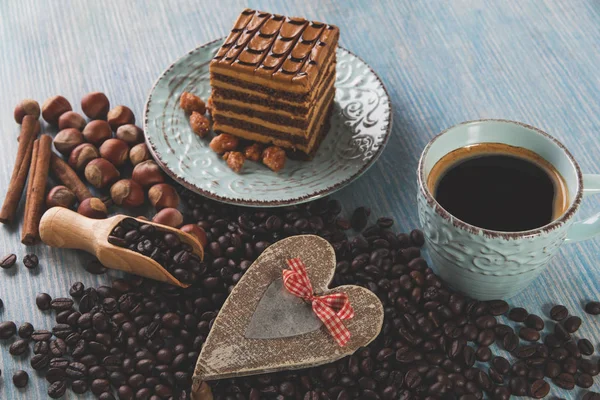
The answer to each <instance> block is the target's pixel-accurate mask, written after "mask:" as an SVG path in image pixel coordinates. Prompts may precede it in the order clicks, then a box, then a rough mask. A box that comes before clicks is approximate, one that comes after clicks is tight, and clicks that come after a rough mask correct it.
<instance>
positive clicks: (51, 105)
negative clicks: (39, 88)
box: [42, 96, 73, 125]
mask: <svg viewBox="0 0 600 400" xmlns="http://www.w3.org/2000/svg"><path fill="white" fill-rule="evenodd" d="M71 110H73V108H72V107H71V103H69V100H67V99H65V98H64V97H63V96H54V97H50V98H49V99H47V100H46V101H45V102H44V104H42V118H44V120H45V121H46V122H47V123H49V124H50V125H57V124H58V119H59V118H60V116H61V115H63V114H64V113H66V112H67V111H71Z"/></svg>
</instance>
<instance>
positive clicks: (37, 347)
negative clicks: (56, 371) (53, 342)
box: [33, 342, 50, 354]
mask: <svg viewBox="0 0 600 400" xmlns="http://www.w3.org/2000/svg"><path fill="white" fill-rule="evenodd" d="M48 353H50V345H49V343H48V342H36V343H35V344H34V345H33V354H48Z"/></svg>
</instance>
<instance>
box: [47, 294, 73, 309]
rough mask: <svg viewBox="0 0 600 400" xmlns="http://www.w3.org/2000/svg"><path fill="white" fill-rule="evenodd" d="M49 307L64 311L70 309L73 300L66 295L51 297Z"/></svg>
mask: <svg viewBox="0 0 600 400" xmlns="http://www.w3.org/2000/svg"><path fill="white" fill-rule="evenodd" d="M50 307H51V308H52V309H53V310H54V311H65V310H70V309H71V307H73V300H71V299H68V298H66V297H58V298H56V299H52V301H51V302H50Z"/></svg>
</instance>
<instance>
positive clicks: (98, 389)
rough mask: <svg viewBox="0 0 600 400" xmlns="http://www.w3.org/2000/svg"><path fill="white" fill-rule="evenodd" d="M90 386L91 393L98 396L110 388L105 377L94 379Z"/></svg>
mask: <svg viewBox="0 0 600 400" xmlns="http://www.w3.org/2000/svg"><path fill="white" fill-rule="evenodd" d="M90 388H91V390H92V393H94V394H95V395H96V396H99V395H100V394H102V393H105V392H107V391H109V390H110V382H109V381H108V380H107V379H94V380H93V381H92V384H91V385H90ZM148 397H149V396H148ZM148 397H146V398H148ZM136 398H137V397H136Z"/></svg>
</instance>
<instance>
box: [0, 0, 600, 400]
mask: <svg viewBox="0 0 600 400" xmlns="http://www.w3.org/2000/svg"><path fill="white" fill-rule="evenodd" d="M244 7H252V8H258V9H264V10H267V11H272V12H277V13H281V14H287V15H302V16H306V17H308V18H311V19H316V20H322V21H326V22H329V23H333V24H336V25H338V26H339V27H340V29H341V44H342V45H343V46H344V47H346V48H348V49H349V50H351V51H352V52H354V53H356V54H357V55H359V56H360V57H361V58H363V59H364V60H365V61H367V62H368V63H369V64H370V65H371V66H372V67H373V69H374V70H375V71H376V72H377V73H378V74H379V75H380V76H381V78H382V80H383V82H384V83H385V85H386V86H387V89H388V91H389V93H390V96H391V99H392V104H393V110H394V127H393V131H392V137H391V139H390V142H389V145H388V147H387V149H386V150H385V152H384V154H383V156H382V157H381V159H380V160H379V161H378V162H377V163H376V165H375V166H374V167H373V168H371V169H370V170H369V171H368V173H366V174H365V175H364V176H363V177H362V178H361V179H360V180H359V181H357V182H356V183H354V184H352V185H350V186H348V187H347V188H345V189H343V190H342V191H341V192H339V193H338V194H337V195H336V197H337V198H339V199H341V200H342V202H343V204H344V207H345V210H346V212H349V211H351V210H352V209H353V207H355V206H357V205H360V204H367V205H369V206H370V207H371V208H372V210H373V215H376V216H379V215H390V216H393V217H394V218H395V220H396V224H397V228H398V229H400V230H404V231H405V230H410V229H411V228H413V227H416V226H418V219H417V210H416V199H415V197H416V189H417V188H416V176H415V170H416V166H417V160H418V157H419V154H420V152H421V150H422V148H423V147H424V145H425V144H426V143H427V141H429V140H430V139H431V138H432V137H433V136H434V135H435V134H436V133H438V132H439V131H441V130H443V129H444V128H446V127H449V126H451V125H454V124H456V123H458V122H461V121H464V120H470V119H477V118H506V119H514V120H519V121H523V122H526V123H529V124H532V125H535V126H538V127H540V128H542V129H544V130H545V131H547V132H549V133H550V134H552V135H554V136H556V137H557V138H559V139H560V140H562V141H563V143H565V144H566V146H567V147H568V148H569V149H570V150H571V152H572V153H573V154H574V156H575V158H576V159H577V160H579V162H580V164H581V166H582V168H583V170H584V172H596V173H597V172H600V166H599V164H600V161H599V159H600V72H599V69H598V66H599V65H600V51H599V46H598V43H600V3H598V2H597V1H596V0H569V1H564V0H487V1H486V0H446V1H442V0H417V1H415V0H383V1H367V0H310V1H302V2H295V4H292V2H285V3H284V2H282V1H275V0H272V1H268V0H263V1H255V2H254V1H252V2H248V1H234V0H219V1H214V0H213V1H208V0H182V1H142V0H139V1H130V0H127V1H124V0H103V1H85V0H81V1H74V0H72V1H71V0H61V1H52V2H47V1H34V0H2V1H1V2H0V57H1V59H2V62H1V63H0V115H2V116H3V117H2V118H1V119H0V132H2V136H3V140H2V146H0V161H1V162H0V188H6V187H7V186H8V182H9V177H10V174H11V170H12V165H13V162H14V158H15V154H16V149H17V142H16V135H17V133H18V127H17V125H16V124H15V123H14V121H13V119H12V110H13V107H14V105H15V104H16V103H17V102H18V101H19V100H20V99H22V98H26V97H29V98H34V99H37V100H38V101H40V102H42V101H43V100H44V99H45V98H47V97H49V96H52V95H55V94H62V95H64V96H66V97H67V98H68V99H70V100H71V102H72V103H73V104H75V105H76V110H78V108H79V107H78V103H79V99H80V98H81V96H82V95H83V94H85V93H87V92H90V91H93V90H101V91H104V92H106V93H107V94H108V95H109V97H110V99H111V102H112V103H113V104H125V105H128V106H130V107H131V108H132V109H133V110H134V112H135V113H136V115H137V117H138V121H139V120H141V117H142V109H143V106H144V102H145V100H146V96H147V94H148V91H149V90H150V88H151V86H152V84H153V82H154V80H155V79H156V78H157V77H158V75H159V74H160V73H161V72H162V71H163V69H164V68H165V67H167V66H168V65H169V64H170V63H171V62H172V61H173V60H175V59H176V58H178V57H179V56H180V55H182V54H184V53H185V52H186V51H188V50H190V49H192V48H194V47H196V46H197V45H199V44H202V43H204V42H207V41H210V40H213V39H215V38H218V37H221V36H224V35H225V34H226V33H227V32H228V30H229V28H230V27H231V24H232V23H233V21H234V19H235V17H236V16H237V14H238V13H239V12H240V10H241V9H242V8H244ZM2 190H5V189H2ZM2 190H0V191H2ZM599 206H600V203H599V201H598V199H589V200H586V201H585V205H584V207H583V208H582V211H581V213H582V214H585V215H588V214H590V213H592V212H595V211H598V210H599ZM0 229H1V230H2V235H1V243H0V253H2V254H6V253H9V252H16V253H17V254H18V256H19V259H22V256H23V255H24V254H25V253H26V252H29V251H35V252H36V253H38V254H39V256H40V259H41V266H40V268H39V271H37V272H30V271H28V270H26V269H25V268H24V267H23V266H22V264H20V265H19V266H18V267H17V268H16V269H14V270H12V271H0V297H1V298H2V299H3V300H4V302H5V309H4V310H3V311H0V320H8V319H10V320H15V321H17V322H23V321H24V320H28V321H32V322H33V323H34V324H35V325H36V326H50V322H51V321H50V317H49V316H47V315H43V314H42V313H41V312H40V311H38V310H37V309H36V307H35V303H34V297H35V295H36V293H38V292H40V291H45V292H48V293H50V294H51V295H59V294H65V293H66V292H67V290H68V287H69V285H70V283H72V282H74V281H76V280H81V281H83V282H84V283H85V284H86V285H99V284H102V283H104V282H106V281H108V280H109V279H110V274H109V275H104V276H100V277H96V276H93V275H90V274H88V273H87V272H85V271H84V270H83V268H81V267H79V265H81V264H82V261H83V260H84V259H85V256H84V255H82V254H80V253H76V252H72V251H61V250H56V249H50V248H47V247H44V246H36V247H34V248H29V249H28V248H25V247H24V246H22V245H21V244H20V242H19V234H18V233H19V232H20V227H2V228H0ZM599 256H600V241H590V242H587V243H582V244H574V245H568V246H565V247H564V249H563V250H562V251H561V252H560V255H559V256H558V257H557V258H556V259H555V260H554V261H553V262H552V263H551V265H550V266H549V267H548V270H547V271H546V272H544V273H543V274H542V276H541V277H540V278H539V279H538V280H537V281H536V282H535V283H534V284H533V285H531V287H529V288H528V289H527V290H526V291H525V292H524V293H522V294H521V295H519V296H517V297H515V298H513V299H511V300H510V303H511V304H513V305H523V306H526V307H527V308H528V309H529V310H530V311H534V312H537V313H544V314H546V315H547V313H548V310H549V306H550V305H551V304H553V303H557V302H560V303H563V304H565V305H567V307H568V308H569V309H570V310H571V311H572V312H573V313H575V314H579V315H581V316H582V317H583V318H584V326H583V328H582V329H581V330H580V333H581V335H583V336H585V337H588V338H590V339H593V340H592V342H593V343H594V345H596V346H597V345H600V343H599V342H600V319H598V318H595V319H593V318H590V317H589V316H587V315H585V314H584V313H583V312H582V304H584V303H585V301H587V300H590V299H598V298H600V267H599V266H598V258H599ZM0 368H1V369H2V378H0V399H10V400H13V399H38V398H39V399H43V398H46V389H47V383H46V382H45V381H42V380H41V379H32V381H31V383H30V385H29V387H28V389H27V391H22V390H16V389H15V388H14V387H13V385H12V382H11V381H10V377H11V376H12V372H13V371H14V370H15V369H18V368H23V369H26V370H28V371H31V368H30V367H29V365H28V363H27V362H26V361H25V359H21V358H13V357H12V356H10V355H9V354H8V349H7V348H6V347H1V348H0ZM593 389H595V390H600V385H599V384H595V385H594V387H593ZM552 393H553V394H555V395H558V396H560V397H573V398H575V397H577V395H578V393H579V392H577V391H574V392H571V393H569V392H563V391H559V390H558V389H557V388H556V387H554V386H553V388H552ZM90 396H91V395H90ZM73 397H74V395H73V394H72V393H69V394H68V395H67V396H65V398H73ZM90 398H91V397H90Z"/></svg>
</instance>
